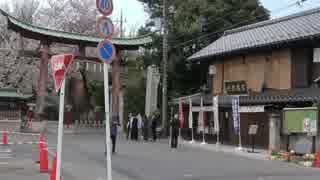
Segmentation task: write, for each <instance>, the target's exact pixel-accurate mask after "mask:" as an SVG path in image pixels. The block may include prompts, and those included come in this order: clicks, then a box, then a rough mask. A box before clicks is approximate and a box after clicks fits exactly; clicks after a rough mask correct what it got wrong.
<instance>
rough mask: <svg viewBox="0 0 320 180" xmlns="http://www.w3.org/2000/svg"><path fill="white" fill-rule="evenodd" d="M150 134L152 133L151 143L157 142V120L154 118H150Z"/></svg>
mask: <svg viewBox="0 0 320 180" xmlns="http://www.w3.org/2000/svg"><path fill="white" fill-rule="evenodd" d="M151 132H152V139H153V141H156V140H157V118H156V117H155V116H153V117H152V122H151Z"/></svg>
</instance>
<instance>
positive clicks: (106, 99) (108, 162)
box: [103, 63, 112, 180]
mask: <svg viewBox="0 0 320 180" xmlns="http://www.w3.org/2000/svg"><path fill="white" fill-rule="evenodd" d="M108 70H109V64H107V63H104V64H103V74H104V110H105V117H106V122H105V123H106V148H107V154H106V165H107V167H106V168H107V180H112V174H111V168H112V167H111V150H110V123H109V121H110V120H109V119H110V113H109V112H110V109H109V71H108Z"/></svg>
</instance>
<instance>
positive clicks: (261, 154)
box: [182, 140, 268, 160]
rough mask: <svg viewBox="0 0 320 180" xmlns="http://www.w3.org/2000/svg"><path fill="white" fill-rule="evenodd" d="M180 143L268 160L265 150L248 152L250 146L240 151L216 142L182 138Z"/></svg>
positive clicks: (234, 147)
mask: <svg viewBox="0 0 320 180" xmlns="http://www.w3.org/2000/svg"><path fill="white" fill-rule="evenodd" d="M182 144H183V145H185V146H188V147H192V148H200V149H204V150H209V151H214V152H223V153H228V154H233V155H237V156H242V157H245V158H249V159H258V160H268V152H267V150H262V149H255V152H254V153H250V152H248V151H251V149H250V148H243V150H242V151H240V150H238V149H237V147H236V146H230V145H222V144H220V145H218V146H217V145H216V144H204V145H203V144H201V142H198V141H195V142H193V143H190V141H185V140H182Z"/></svg>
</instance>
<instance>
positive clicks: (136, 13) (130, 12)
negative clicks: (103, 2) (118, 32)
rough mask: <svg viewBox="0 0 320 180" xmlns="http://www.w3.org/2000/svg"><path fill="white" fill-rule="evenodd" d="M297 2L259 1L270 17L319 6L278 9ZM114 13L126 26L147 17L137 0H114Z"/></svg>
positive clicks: (315, 2) (317, 0)
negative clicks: (122, 18) (122, 15)
mask: <svg viewBox="0 0 320 180" xmlns="http://www.w3.org/2000/svg"><path fill="white" fill-rule="evenodd" d="M295 2H297V0H261V3H262V4H263V5H264V6H265V7H266V8H267V9H269V10H270V11H271V15H272V17H273V18H274V17H281V16H285V15H289V14H292V13H296V12H299V11H303V10H307V9H310V8H314V7H319V6H320V0H307V1H306V2H305V3H304V4H303V5H302V6H294V7H291V8H288V9H287V10H281V11H279V9H280V8H281V9H282V8H283V7H287V6H288V5H290V4H293V3H295ZM114 3H115V14H116V15H118V16H119V14H120V11H121V9H122V10H123V12H124V15H125V16H126V18H127V21H128V22H127V26H132V25H135V24H137V25H143V24H144V22H145V21H146V20H147V19H148V16H147V14H146V13H145V12H144V9H143V5H142V4H141V3H140V2H138V1H137V0H114Z"/></svg>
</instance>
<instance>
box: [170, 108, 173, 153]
mask: <svg viewBox="0 0 320 180" xmlns="http://www.w3.org/2000/svg"><path fill="white" fill-rule="evenodd" d="M173 116H174V115H173V106H171V122H173V118H174V117H173ZM171 128H172V127H171V125H170V128H169V147H171V140H172V139H171V138H172V134H171V132H172V130H171Z"/></svg>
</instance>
